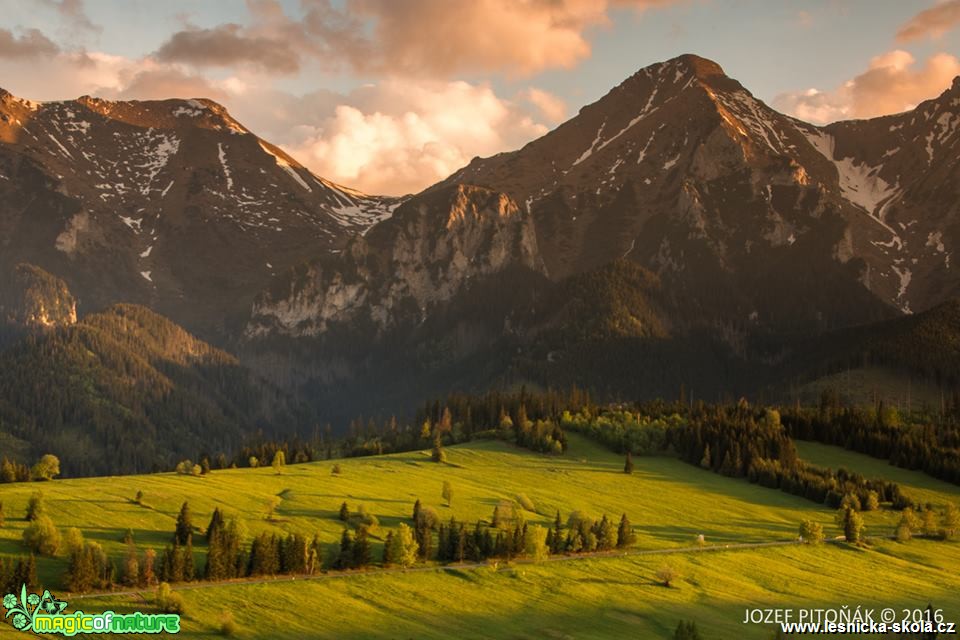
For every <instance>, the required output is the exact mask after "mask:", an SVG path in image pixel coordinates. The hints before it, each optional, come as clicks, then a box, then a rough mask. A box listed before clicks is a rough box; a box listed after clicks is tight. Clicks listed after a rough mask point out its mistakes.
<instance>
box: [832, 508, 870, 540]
mask: <svg viewBox="0 0 960 640" xmlns="http://www.w3.org/2000/svg"><path fill="white" fill-rule="evenodd" d="M837 523H838V524H839V525H840V526H841V528H842V529H843V537H844V538H845V539H846V541H847V542H849V543H850V544H859V542H860V538H861V536H862V535H863V529H864V525H863V516H861V515H860V513H859V512H858V511H857V510H856V509H854V508H853V507H851V506H847V507H844V508H843V509H841V510H840V511H839V512H838V513H837Z"/></svg>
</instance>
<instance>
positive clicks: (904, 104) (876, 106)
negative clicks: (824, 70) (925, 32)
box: [773, 49, 960, 123]
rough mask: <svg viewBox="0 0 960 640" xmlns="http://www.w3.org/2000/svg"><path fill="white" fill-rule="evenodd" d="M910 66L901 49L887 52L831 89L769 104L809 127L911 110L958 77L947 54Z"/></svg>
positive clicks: (959, 66) (957, 62)
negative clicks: (816, 124) (863, 69)
mask: <svg viewBox="0 0 960 640" xmlns="http://www.w3.org/2000/svg"><path fill="white" fill-rule="evenodd" d="M916 62H917V61H916V59H915V58H914V57H913V55H911V54H910V53H908V52H907V51H902V50H899V49H897V50H894V51H889V52H887V53H885V54H883V55H880V56H877V57H875V58H873V59H872V60H871V61H870V67H869V68H868V69H867V70H866V71H864V72H863V73H861V74H860V75H858V76H856V77H855V78H853V79H852V80H848V81H847V82H845V83H844V84H843V85H841V86H840V87H838V88H836V89H833V90H831V91H820V90H818V89H807V90H806V91H796V92H790V93H782V94H780V95H778V96H777V97H775V98H774V99H773V106H774V107H776V108H777V109H779V110H780V111H783V112H784V113H788V114H790V115H792V116H795V117H797V118H800V119H801V120H806V121H808V122H814V123H826V122H834V121H836V120H844V119H849V118H872V117H875V116H882V115H887V114H891V113H899V112H901V111H907V110H909V109H912V108H913V107H915V106H916V105H917V104H919V103H920V102H923V101H924V100H928V99H930V98H934V97H936V96H937V95H939V94H940V93H942V92H943V91H944V90H945V89H946V88H947V87H949V86H950V84H951V82H953V79H954V78H955V77H956V76H957V75H960V59H958V58H957V57H956V56H953V55H950V54H948V53H938V54H936V55H933V56H930V57H929V58H928V59H927V60H926V62H924V63H923V64H922V65H921V66H917V64H916Z"/></svg>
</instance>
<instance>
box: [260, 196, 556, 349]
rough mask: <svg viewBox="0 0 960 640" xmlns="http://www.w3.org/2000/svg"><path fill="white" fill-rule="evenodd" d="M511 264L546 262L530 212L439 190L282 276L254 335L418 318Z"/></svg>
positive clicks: (503, 199) (265, 300) (539, 267)
mask: <svg viewBox="0 0 960 640" xmlns="http://www.w3.org/2000/svg"><path fill="white" fill-rule="evenodd" d="M512 267H513V268H515V267H521V268H525V269H529V270H531V271H535V272H542V271H543V270H544V268H543V262H542V260H541V258H540V253H539V250H538V247H537V240H536V235H535V231H534V227H533V221H532V219H531V218H530V216H529V214H527V212H525V211H523V210H522V209H520V208H519V207H518V206H517V204H516V203H515V202H514V201H513V200H511V199H510V198H509V197H507V196H506V195H504V194H502V193H496V192H493V191H490V190H488V189H482V188H479V187H471V186H465V185H454V186H451V187H449V188H446V189H438V190H436V191H434V192H432V193H430V194H427V195H424V196H422V197H416V198H413V199H411V200H409V201H408V202H406V203H405V204H403V205H402V206H400V207H399V208H398V209H397V210H396V213H395V214H394V216H393V217H392V218H391V219H390V220H388V221H387V222H384V223H382V224H380V225H377V226H375V227H374V228H373V229H371V230H370V232H369V233H368V234H366V235H365V236H362V237H358V238H355V239H354V240H353V241H351V242H350V244H349V245H348V246H347V248H346V249H345V250H344V252H343V255H342V256H340V257H339V258H328V259H324V260H321V261H317V262H314V263H311V264H310V265H306V266H303V267H301V268H299V269H295V270H293V271H292V272H291V273H290V274H288V275H286V276H284V277H283V278H281V279H279V280H278V283H277V286H274V287H273V288H272V289H271V290H269V291H268V292H266V293H264V294H263V295H262V296H261V297H260V298H258V300H257V301H256V303H255V305H254V309H253V314H252V316H253V317H252V319H251V321H250V323H249V325H248V327H247V334H248V335H249V336H251V337H254V336H261V335H265V334H270V333H277V334H280V335H286V336H316V335H319V334H322V333H323V332H325V331H326V330H327V329H328V328H329V327H330V326H331V325H332V324H341V325H345V324H349V323H359V324H361V325H364V326H366V325H368V324H369V325H372V326H373V327H375V328H376V330H377V331H382V330H384V329H388V328H394V327H396V326H398V325H401V324H413V325H416V324H420V323H422V322H423V321H424V320H425V319H426V318H427V316H428V315H429V313H430V311H431V309H432V308H434V307H436V306H437V305H440V304H442V303H444V302H447V301H449V300H450V299H452V298H453V297H454V296H456V295H457V294H458V293H460V292H461V291H463V290H465V289H467V288H469V286H470V284H471V282H476V281H479V280H481V279H483V278H486V277H488V276H491V275H494V274H497V273H500V272H502V271H504V270H506V269H508V268H512Z"/></svg>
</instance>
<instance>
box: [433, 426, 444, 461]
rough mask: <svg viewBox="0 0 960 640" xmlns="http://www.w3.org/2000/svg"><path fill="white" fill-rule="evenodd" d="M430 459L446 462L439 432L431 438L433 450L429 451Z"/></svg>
mask: <svg viewBox="0 0 960 640" xmlns="http://www.w3.org/2000/svg"><path fill="white" fill-rule="evenodd" d="M430 459H431V460H433V461H434V462H446V461H447V452H446V451H444V449H443V442H442V441H441V440H440V434H439V433H437V436H436V437H435V438H434V439H433V450H432V451H431V453H430Z"/></svg>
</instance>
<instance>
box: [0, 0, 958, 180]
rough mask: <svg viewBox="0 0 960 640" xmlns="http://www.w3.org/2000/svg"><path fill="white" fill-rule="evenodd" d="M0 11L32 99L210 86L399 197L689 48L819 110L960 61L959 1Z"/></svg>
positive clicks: (874, 103) (286, 141)
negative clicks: (651, 65)
mask: <svg viewBox="0 0 960 640" xmlns="http://www.w3.org/2000/svg"><path fill="white" fill-rule="evenodd" d="M0 16H2V17H0V74H2V75H0V86H3V87H4V88H6V89H8V90H10V91H12V92H14V93H16V94H18V95H22V96H24V97H28V98H33V99H39V100H55V99H68V98H73V97H76V96H77V95H80V94H83V93H90V94H95V95H101V96H103V97H107V98H160V97H169V96H178V97H193V96H197V95H209V96H210V97H212V98H214V99H217V100H219V101H221V102H223V103H224V104H226V105H227V107H228V108H229V109H230V110H231V112H233V113H234V115H236V116H237V117H239V118H240V119H241V120H242V121H244V122H245V124H247V125H248V126H250V127H251V128H253V129H254V130H255V131H257V132H258V133H261V134H262V135H263V136H264V137H268V138H270V139H271V140H273V141H275V142H278V143H280V144H282V145H283V146H284V147H285V148H287V149H288V150H290V151H291V152H293V153H294V154H295V155H296V157H298V158H299V159H300V160H301V161H302V162H304V163H305V164H307V165H308V166H310V167H311V168H312V169H314V170H315V171H317V172H318V173H322V174H324V175H327V176H328V177H330V178H331V179H334V180H339V181H342V182H346V183H348V184H352V185H356V186H359V187H360V188H363V189H366V190H379V191H391V192H401V191H405V190H413V189H416V188H417V187H418V186H420V184H421V183H422V184H427V183H429V182H431V181H433V180H435V179H437V178H438V177H443V176H442V175H441V174H443V173H444V172H452V171H453V170H455V169H456V168H458V166H459V163H463V162H465V161H467V160H469V158H470V157H472V156H473V155H487V154H490V153H495V152H497V151H501V150H505V149H508V148H514V147H517V146H519V145H521V144H523V143H524V142H526V141H528V140H529V139H531V138H533V137H536V136H538V135H541V134H542V133H543V132H545V131H546V130H548V129H549V128H552V127H553V126H555V125H556V124H557V123H558V122H559V121H560V120H562V119H564V118H566V117H569V116H571V115H573V114H575V113H576V111H577V110H578V109H579V108H580V107H582V106H583V105H584V104H587V103H589V102H592V101H594V100H596V99H597V98H599V97H600V96H602V95H603V94H604V93H606V92H607V91H608V90H610V89H611V88H612V87H613V86H615V85H617V84H619V83H620V82H621V81H622V80H623V79H624V78H626V77H628V76H629V75H631V74H632V73H634V72H636V71H637V70H638V69H640V68H642V67H644V66H646V65H648V64H651V63H654V62H658V61H662V60H665V59H669V58H672V57H674V56H676V55H679V54H681V53H697V54H699V55H702V56H704V57H707V58H711V59H713V60H714V61H716V62H718V63H720V64H721V65H722V66H723V67H724V69H725V70H726V72H727V73H728V75H731V76H733V77H735V78H737V79H738V80H740V81H741V82H742V83H743V84H744V85H745V86H746V87H747V88H748V89H749V90H750V91H752V92H753V93H754V94H755V95H756V96H758V97H759V98H761V99H763V100H764V101H766V102H768V103H769V104H772V105H773V106H775V107H776V108H778V109H781V110H783V111H786V112H790V113H791V114H794V115H797V116H799V117H804V118H806V119H809V120H814V121H829V120H835V119H840V118H845V117H868V116H872V115H879V114H881V113H886V112H890V111H897V110H902V109H904V108H909V107H910V106H912V105H913V104H915V103H916V102H919V101H920V100H922V99H925V98H929V97H932V96H933V95H936V93H939V91H942V90H943V89H944V88H946V86H947V85H949V82H950V81H951V80H952V78H953V76H954V75H957V73H958V72H960V61H958V60H957V56H958V54H960V29H958V28H957V23H958V22H960V0H940V1H939V2H937V1H936V0H930V1H929V2H927V1H923V2H905V1H895V0H850V1H846V2H842V1H839V0H819V1H810V2H789V1H779V2H777V1H772V0H771V1H763V0H556V1H554V2H547V1H546V0H529V1H528V2H526V3H521V2H520V1H519V0H303V1H301V0H249V1H243V0H207V1H205V2H197V1H194V2H187V1H182V0H171V1H167V2H163V3H161V2H156V1H154V0H151V1H146V0H86V2H84V1H83V0H36V1H35V2H23V1H22V0H0ZM231 25H236V26H231ZM909 25H913V30H912V31H905V29H906V27H907V26H909ZM31 30H36V31H31ZM905 33H906V34H908V35H906V36H905V35H904V34H905ZM898 34H899V35H898ZM811 89H815V91H811ZM458 123H459V126H458ZM387 163H393V164H391V165H388V164H387ZM397 163H401V164H405V165H407V168H406V169H397V168H396V166H395V165H396V164H397ZM375 176H379V178H375Z"/></svg>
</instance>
